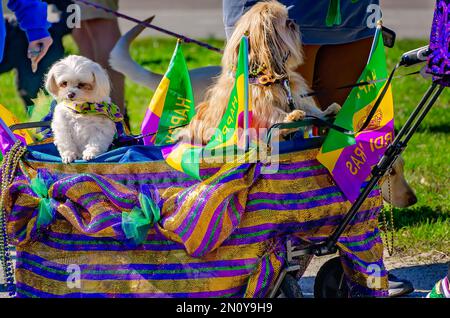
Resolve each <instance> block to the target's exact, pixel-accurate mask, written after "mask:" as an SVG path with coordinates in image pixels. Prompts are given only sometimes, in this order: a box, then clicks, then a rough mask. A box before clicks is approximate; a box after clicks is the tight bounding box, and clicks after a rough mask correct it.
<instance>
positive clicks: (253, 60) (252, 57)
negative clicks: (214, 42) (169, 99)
mask: <svg viewBox="0 0 450 318" xmlns="http://www.w3.org/2000/svg"><path fill="white" fill-rule="evenodd" d="M244 35H247V36H248V39H249V68H250V70H249V72H250V74H254V76H255V79H256V80H257V81H258V83H254V84H252V85H250V90H251V96H252V112H253V117H252V128H254V129H256V131H258V130H259V129H260V128H270V127H271V126H272V125H273V124H276V123H280V122H291V121H296V120H301V119H303V118H304V117H305V115H313V116H317V117H324V116H326V115H329V114H335V113H337V112H338V111H339V109H340V106H339V105H337V104H333V105H330V107H328V108H327V110H326V111H325V112H322V111H321V110H320V109H319V108H318V107H317V105H316V103H315V101H314V99H312V98H301V95H302V94H305V93H308V92H309V88H308V86H307V84H306V82H305V80H304V79H303V78H302V77H301V76H300V75H299V74H298V73H297V72H296V71H295V70H296V69H297V67H298V66H299V65H301V64H303V52H302V46H301V42H300V32H299V29H298V26H297V24H295V23H294V22H293V21H292V20H290V19H289V17H288V9H287V8H286V7H285V6H284V5H282V4H281V3H279V2H277V1H264V2H259V3H257V4H255V5H254V6H253V7H252V8H251V9H250V10H249V11H248V12H246V13H245V14H244V15H243V16H242V17H241V18H240V19H239V21H238V22H237V24H236V28H235V31H234V33H233V35H232V36H231V38H230V39H229V41H228V42H227V45H226V47H225V50H224V55H223V58H222V72H221V74H220V76H219V77H218V79H217V81H216V82H215V84H214V85H213V86H212V87H211V88H210V89H209V90H208V92H207V93H206V97H205V101H204V102H202V103H200V104H199V105H198V107H197V109H196V111H197V114H196V115H195V117H194V118H193V120H192V121H191V123H190V125H189V126H187V128H184V129H182V130H181V131H180V133H179V137H178V138H179V139H182V138H183V139H186V138H188V139H191V140H192V139H194V140H195V141H197V142H201V143H203V144H206V143H207V142H208V141H209V140H210V139H211V137H212V135H213V134H214V129H215V128H217V127H218V126H219V123H220V120H221V118H222V116H223V114H224V113H225V110H226V108H227V106H228V101H229V98H230V94H231V91H232V89H233V86H234V82H235V80H234V74H235V72H236V64H237V59H238V53H239V44H240V42H241V38H242V36H244ZM263 78H264V81H266V80H267V79H269V80H270V82H271V83H268V84H266V85H262V84H260V83H261V82H262V81H261V79H263ZM286 79H287V80H289V83H290V91H291V92H292V93H291V94H292V98H293V101H294V109H295V110H293V111H291V109H290V106H289V103H288V90H287V89H286V88H285V87H284V85H283V81H284V80H286ZM272 82H273V83H272Z"/></svg>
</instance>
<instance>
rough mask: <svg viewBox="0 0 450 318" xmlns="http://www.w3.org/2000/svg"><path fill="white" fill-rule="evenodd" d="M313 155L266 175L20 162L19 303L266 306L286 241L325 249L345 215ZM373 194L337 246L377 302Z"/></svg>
mask: <svg viewBox="0 0 450 318" xmlns="http://www.w3.org/2000/svg"><path fill="white" fill-rule="evenodd" d="M317 151H318V149H309V150H301V151H295V152H291V153H289V154H284V155H281V156H280V158H279V161H278V162H277V165H278V170H277V172H276V173H268V172H267V171H266V170H265V169H264V168H265V166H264V164H262V163H260V162H257V163H248V162H247V163H246V162H244V163H238V162H235V163H232V164H227V165H225V166H219V165H217V164H214V163H211V164H204V165H202V166H201V175H202V176H203V180H204V181H202V182H200V181H198V180H195V179H192V178H190V177H188V176H186V175H185V174H183V173H181V172H177V171H174V170H173V169H171V168H170V167H169V166H168V165H167V164H166V163H165V162H164V161H163V160H154V161H148V162H115V163H89V164H83V163H76V164H71V165H64V164H61V163H57V162H45V161H40V160H35V159H33V158H31V159H30V158H28V160H24V161H23V162H22V164H21V167H20V170H21V171H20V173H19V176H18V177H17V178H16V179H15V182H14V183H13V184H12V185H11V186H10V188H9V193H8V196H7V200H6V203H5V204H6V210H7V218H8V233H9V236H10V237H11V239H12V241H13V243H14V244H15V245H16V248H17V264H16V271H15V278H16V283H17V296H18V297H265V296H267V295H268V292H269V291H270V289H271V287H273V284H274V282H275V280H276V279H277V277H278V274H279V273H280V271H281V270H282V269H283V268H284V267H285V266H287V264H286V247H285V246H286V242H287V240H291V241H293V242H294V243H300V242H302V243H304V242H307V243H312V242H319V241H323V240H324V239H325V238H326V237H327V236H329V235H330V233H331V232H332V231H333V230H334V229H335V227H336V225H338V224H339V222H341V220H342V219H343V216H344V215H345V213H346V212H347V211H348V209H349V208H350V206H351V205H350V203H349V202H348V201H346V199H345V198H344V197H343V195H342V193H341V192H340V190H339V188H338V187H336V185H334V183H333V181H332V179H331V177H330V175H329V174H328V172H327V170H326V169H325V168H324V167H323V166H322V165H321V164H320V163H318V162H317V161H316V160H315V158H316V155H317ZM381 206H382V199H381V195H380V190H379V189H375V190H373V191H372V193H371V195H370V196H369V198H368V199H367V200H366V201H365V203H364V204H363V206H362V208H361V209H360V211H359V212H358V214H357V215H356V217H355V218H354V220H353V221H352V223H351V226H349V227H348V228H347V230H346V231H345V233H344V234H343V235H342V237H341V238H340V240H339V243H338V247H339V252H340V256H341V260H342V264H343V267H344V271H345V273H346V278H347V282H348V284H349V287H350V290H351V293H352V295H354V296H386V290H387V272H386V270H385V268H384V265H383V260H382V256H383V245H382V241H381V239H380V233H379V229H378V213H379V211H380V209H381Z"/></svg>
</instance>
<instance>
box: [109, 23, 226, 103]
mask: <svg viewBox="0 0 450 318" xmlns="http://www.w3.org/2000/svg"><path fill="white" fill-rule="evenodd" d="M153 19H154V16H153V17H151V18H148V19H147V20H145V22H147V23H151V22H152V20H153ZM144 28H145V26H142V25H140V24H138V25H136V26H135V27H134V28H132V29H131V30H130V31H128V32H127V33H126V34H124V35H123V36H122V37H121V38H120V39H119V41H117V43H116V45H115V46H114V48H113V50H112V51H111V53H110V56H109V64H110V65H111V67H112V68H113V69H114V70H116V71H117V72H119V73H122V74H123V75H125V76H126V77H128V78H129V79H131V80H132V81H133V82H136V83H138V84H140V85H143V86H146V87H148V88H150V89H151V90H153V91H155V90H156V88H157V87H158V85H159V83H160V82H161V80H162V78H163V75H161V74H157V73H154V72H152V71H151V70H147V69H145V68H143V67H142V66H140V65H139V64H138V63H136V62H135V61H133V59H132V58H131V56H130V45H131V42H133V40H134V39H135V38H136V37H137V36H138V35H139V34H140V33H141V32H142V31H143V30H144ZM220 71H221V67H220V66H206V67H200V68H196V69H192V70H190V71H189V75H190V78H191V83H192V90H193V93H194V97H195V100H196V101H199V102H200V101H202V100H203V99H204V97H205V92H206V90H207V88H208V87H209V86H210V85H211V84H212V81H213V78H214V77H216V76H217V75H219V74H220Z"/></svg>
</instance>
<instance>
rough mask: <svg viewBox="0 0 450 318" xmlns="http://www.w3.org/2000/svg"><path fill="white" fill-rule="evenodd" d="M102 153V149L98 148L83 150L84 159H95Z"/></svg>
mask: <svg viewBox="0 0 450 318" xmlns="http://www.w3.org/2000/svg"><path fill="white" fill-rule="evenodd" d="M99 154H100V151H98V149H96V148H86V149H85V150H84V151H83V160H86V161H89V160H92V159H94V158H95V157H97V156H98V155H99Z"/></svg>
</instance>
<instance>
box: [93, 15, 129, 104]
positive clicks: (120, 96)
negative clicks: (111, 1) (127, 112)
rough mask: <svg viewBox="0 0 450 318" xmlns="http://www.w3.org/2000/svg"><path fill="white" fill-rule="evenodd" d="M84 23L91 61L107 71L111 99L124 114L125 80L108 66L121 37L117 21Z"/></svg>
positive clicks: (105, 20)
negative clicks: (112, 52)
mask: <svg viewBox="0 0 450 318" xmlns="http://www.w3.org/2000/svg"><path fill="white" fill-rule="evenodd" d="M84 22H85V23H86V29H87V31H88V32H89V37H90V41H91V43H92V47H93V49H94V52H93V54H94V58H93V60H94V61H96V62H97V63H99V64H100V65H101V66H103V67H104V68H105V69H106V70H107V71H108V75H109V77H110V79H111V83H112V92H111V99H112V101H113V102H114V103H115V104H117V105H118V106H119V107H120V109H121V110H122V112H124V86H125V78H124V76H123V75H122V74H121V73H118V72H116V71H114V70H113V69H112V68H111V66H110V65H109V54H110V53H111V51H112V49H113V48H114V45H116V43H117V41H118V40H119V38H120V36H121V33H120V29H119V24H118V23H117V19H92V20H87V21H84Z"/></svg>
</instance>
